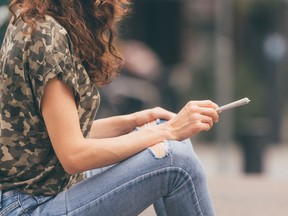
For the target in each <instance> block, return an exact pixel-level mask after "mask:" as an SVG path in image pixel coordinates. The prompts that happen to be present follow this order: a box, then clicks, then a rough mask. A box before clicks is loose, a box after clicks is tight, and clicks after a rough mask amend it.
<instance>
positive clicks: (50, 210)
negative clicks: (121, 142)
mask: <svg viewBox="0 0 288 216" xmlns="http://www.w3.org/2000/svg"><path fill="white" fill-rule="evenodd" d="M170 165H171V157H170V156H167V157H164V158H162V159H161V160H159V159H156V158H155V157H154V156H153V154H152V153H151V151H150V150H148V149H147V150H145V151H143V152H141V153H139V154H137V155H135V156H133V157H131V158H129V159H127V160H125V161H123V162H121V163H119V164H117V165H115V166H113V167H110V168H109V169H106V170H104V171H102V172H100V173H98V174H96V175H93V176H92V177H90V178H87V179H85V180H84V181H82V182H80V183H78V184H76V185H75V186H73V187H71V188H70V189H69V190H67V191H64V192H61V193H60V194H58V195H57V196H56V197H55V198H53V199H52V200H50V201H49V202H47V203H46V204H45V205H42V206H40V207H39V208H38V209H37V210H36V211H35V215H38V214H39V215H85V216H89V215H93V216H95V215H109V216H113V215H115V216H116V215H117V216H118V215H121V216H122V215H123V216H124V215H127V216H133V215H138V214H139V213H141V212H142V211H143V210H144V209H146V208H147V207H148V206H149V205H151V204H152V203H153V202H154V201H156V200H157V199H159V198H161V197H162V196H164V195H165V194H167V191H168V189H167V184H163V179H164V178H165V176H167V171H166V169H167V168H169V167H170ZM162 184H163V185H165V187H163V185H162Z"/></svg>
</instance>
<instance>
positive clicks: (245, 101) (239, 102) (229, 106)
mask: <svg viewBox="0 0 288 216" xmlns="http://www.w3.org/2000/svg"><path fill="white" fill-rule="evenodd" d="M249 102H250V100H249V99H248V98H247V97H246V98H243V99H241V100H237V101H234V102H232V103H229V104H226V105H224V106H221V107H219V108H217V109H216V111H217V112H218V113H221V112H222V111H224V110H228V109H232V108H234V107H238V106H243V105H245V104H248V103H249Z"/></svg>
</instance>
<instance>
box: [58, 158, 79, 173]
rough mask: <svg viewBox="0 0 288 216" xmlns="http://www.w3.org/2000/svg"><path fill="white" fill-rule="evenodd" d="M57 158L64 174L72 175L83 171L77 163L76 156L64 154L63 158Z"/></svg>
mask: <svg viewBox="0 0 288 216" xmlns="http://www.w3.org/2000/svg"><path fill="white" fill-rule="evenodd" d="M58 158H59V161H60V163H61V166H62V167H63V169H64V171H65V172H66V173H68V174H70V175H73V174H77V173H80V172H83V171H84V170H83V168H81V167H80V164H81V163H79V162H77V159H76V156H75V157H73V155H72V154H69V153H66V155H65V156H62V157H58Z"/></svg>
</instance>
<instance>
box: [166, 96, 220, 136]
mask: <svg viewBox="0 0 288 216" xmlns="http://www.w3.org/2000/svg"><path fill="white" fill-rule="evenodd" d="M216 108H218V105H217V104H215V103H213V102H212V101H210V100H202V101H189V102H188V103H187V104H186V105H185V106H184V107H183V108H182V109H181V111H180V112H179V113H178V114H177V115H176V116H175V117H173V118H172V119H170V120H169V121H168V122H166V123H164V124H162V125H161V126H162V127H166V129H168V130H169V131H170V134H171V136H172V137H171V138H170V139H174V140H184V139H187V138H190V137H192V136H194V135H196V134H198V133H199V132H201V131H208V130H210V129H211V128H212V126H213V123H214V122H218V119H219V115H218V113H217V111H216Z"/></svg>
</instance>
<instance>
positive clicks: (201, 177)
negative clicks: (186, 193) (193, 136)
mask: <svg viewBox="0 0 288 216" xmlns="http://www.w3.org/2000/svg"><path fill="white" fill-rule="evenodd" d="M168 144H169V146H168V149H169V152H170V154H171V163H172V166H175V167H179V168H182V169H184V170H185V171H186V172H188V173H189V175H190V176H191V177H192V178H193V179H194V180H198V181H199V182H201V181H205V179H206V174H205V171H204V168H203V165H202V162H201V161H200V159H199V157H198V156H197V154H196V153H195V152H194V150H193V147H192V143H191V142H190V141H189V140H185V141H183V142H178V141H169V142H168Z"/></svg>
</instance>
